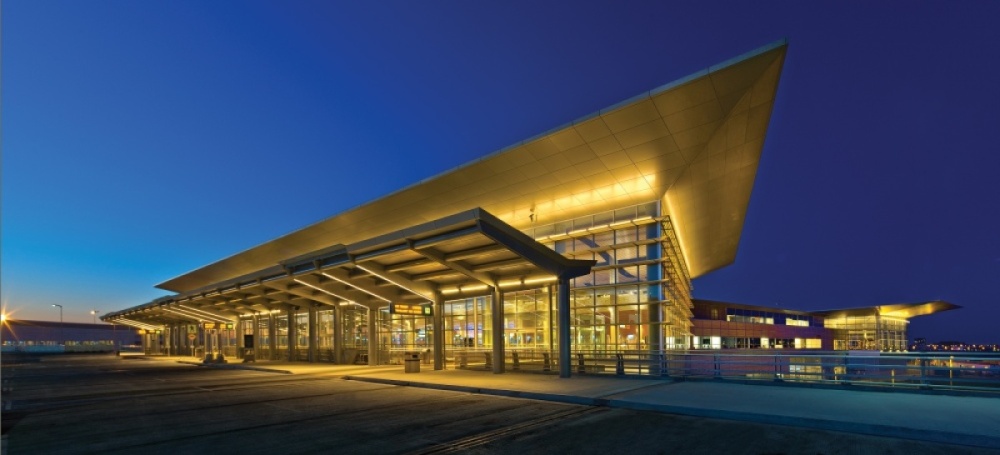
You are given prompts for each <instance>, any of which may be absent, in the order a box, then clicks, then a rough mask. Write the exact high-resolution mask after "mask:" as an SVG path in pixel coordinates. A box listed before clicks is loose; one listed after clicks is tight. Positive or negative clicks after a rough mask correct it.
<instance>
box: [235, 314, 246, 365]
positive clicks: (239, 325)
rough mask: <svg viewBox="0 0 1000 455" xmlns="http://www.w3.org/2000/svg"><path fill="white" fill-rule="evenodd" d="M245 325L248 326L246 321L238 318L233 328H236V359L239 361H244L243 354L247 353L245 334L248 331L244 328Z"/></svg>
mask: <svg viewBox="0 0 1000 455" xmlns="http://www.w3.org/2000/svg"><path fill="white" fill-rule="evenodd" d="M244 325H246V321H245V320H243V319H240V318H239V317H237V318H236V324H235V325H234V326H233V327H236V358H237V359H242V358H243V353H244V352H246V343H245V340H244V339H243V333H244V332H245V331H246V328H244V327H243V326H244Z"/></svg>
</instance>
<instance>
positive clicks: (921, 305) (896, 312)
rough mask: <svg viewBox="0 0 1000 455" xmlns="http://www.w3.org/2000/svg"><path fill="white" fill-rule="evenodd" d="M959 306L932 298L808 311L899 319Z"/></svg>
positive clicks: (841, 315) (836, 316) (830, 315)
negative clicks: (923, 300)
mask: <svg viewBox="0 0 1000 455" xmlns="http://www.w3.org/2000/svg"><path fill="white" fill-rule="evenodd" d="M958 308H961V307H960V306H958V305H955V304H954V303H950V302H945V301H944V300H932V301H929V302H917V303H893V304H888V305H878V306H869V307H859V308H843V309H837V310H822V311H810V313H811V314H815V315H818V316H823V317H826V318H841V317H846V316H875V315H876V314H878V315H879V316H889V317H894V318H901V319H910V318H913V317H916V316H926V315H928V314H934V313H940V312H942V311H948V310H955V309H958Z"/></svg>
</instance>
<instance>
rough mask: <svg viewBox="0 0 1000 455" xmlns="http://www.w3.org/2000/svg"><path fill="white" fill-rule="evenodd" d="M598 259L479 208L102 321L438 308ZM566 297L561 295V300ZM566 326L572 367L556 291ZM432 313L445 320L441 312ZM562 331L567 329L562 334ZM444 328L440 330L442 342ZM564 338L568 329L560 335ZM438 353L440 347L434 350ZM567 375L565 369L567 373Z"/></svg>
mask: <svg viewBox="0 0 1000 455" xmlns="http://www.w3.org/2000/svg"><path fill="white" fill-rule="evenodd" d="M594 264H595V261H593V260H574V259H568V258H566V257H564V256H562V255H560V254H558V253H556V252H554V251H552V250H551V249H549V248H547V247H546V246H544V245H542V244H540V243H538V242H536V241H535V240H533V239H531V238H530V237H528V236H527V235H525V234H524V233H522V232H520V231H518V230H516V229H514V228H512V227H510V226H509V225H507V224H506V223H504V222H503V221H500V220H499V219H497V218H496V217H494V216H493V215H490V214H489V213H487V212H486V211H485V210H482V209H479V208H476V209H473V210H468V211H465V212H462V213H457V214H455V215H452V216H448V217H445V218H441V219H439V220H434V221H431V222H428V223H424V224H421V225H418V226H413V227H409V228H406V229H403V230H400V231H396V232H391V233H388V234H385V235H380V236H378V237H374V238H370V239H366V240H362V241H360V242H357V243H354V244H351V245H339V244H338V245H334V246H332V247H329V248H325V249H323V250H319V251H316V252H313V253H311V254H308V255H304V256H299V257H295V258H291V259H288V260H286V261H282V262H281V263H280V264H278V265H275V266H272V267H269V268H266V269H263V270H260V271H258V272H256V273H253V274H249V275H245V276H242V277H239V278H237V279H234V280H230V281H227V282H223V283H219V284H218V285H217V286H215V287H211V288H203V289H198V290H195V291H191V292H186V293H183V294H179V295H176V296H172V297H167V298H162V299H158V300H155V301H153V302H150V303H147V304H145V305H140V306H137V307H134V308H130V309H127V310H123V311H118V312H114V313H109V314H106V315H105V316H104V317H102V318H101V319H103V320H105V321H110V322H116V323H122V324H127V325H132V326H135V327H138V328H144V329H148V328H150V327H154V326H156V325H158V324H170V323H188V322H190V323H201V322H222V323H225V322H227V321H232V320H233V318H234V317H239V316H247V315H251V314H253V313H255V312H263V311H275V310H282V309H286V308H289V307H295V308H297V307H298V306H309V305H330V306H337V305H343V304H346V303H347V302H351V303H352V304H359V305H363V306H367V307H369V308H378V307H382V306H386V305H389V304H392V303H402V302H410V301H416V302H433V303H436V304H438V305H439V306H440V304H441V303H443V302H444V298H445V296H448V297H451V298H459V297H470V296H479V295H493V296H499V293H500V292H504V291H516V290H522V289H532V288H537V287H539V286H542V285H544V283H552V284H555V283H560V284H561V286H560V287H561V288H568V285H567V283H568V280H569V279H571V278H575V277H577V276H581V275H584V274H587V273H589V272H590V270H591V267H593V266H594ZM564 294H565V295H564ZM492 302H494V303H493V305H494V311H493V315H494V318H499V320H496V319H495V320H494V321H495V322H494V323H496V324H497V326H498V327H499V326H502V325H503V319H502V318H503V306H502V305H503V302H502V299H501V298H499V297H497V298H494V299H492ZM558 306H559V309H560V313H559V314H560V316H562V315H565V317H566V319H567V321H566V323H565V324H560V332H562V331H565V342H562V341H563V340H562V336H560V341H561V342H560V346H561V347H562V346H565V351H566V352H565V361H564V362H560V363H561V364H563V365H565V366H566V368H567V369H568V368H569V364H570V361H569V345H570V340H569V322H568V318H569V313H570V311H569V294H568V292H567V293H562V292H560V297H559V301H558ZM435 313H436V318H437V319H436V322H438V321H440V315H441V311H437V312H435ZM563 327H565V329H563ZM441 333H442V331H441V330H436V331H435V336H440V334H441ZM493 333H494V337H496V338H498V339H497V340H495V343H494V351H495V352H494V355H495V356H496V357H495V358H496V359H500V360H501V361H498V362H496V363H495V365H496V366H498V367H499V368H500V369H501V370H502V368H503V362H502V359H503V355H504V354H503V345H504V343H503V332H502V331H494V332H493ZM560 335H562V333H560ZM437 352H440V350H437ZM567 374H568V373H567Z"/></svg>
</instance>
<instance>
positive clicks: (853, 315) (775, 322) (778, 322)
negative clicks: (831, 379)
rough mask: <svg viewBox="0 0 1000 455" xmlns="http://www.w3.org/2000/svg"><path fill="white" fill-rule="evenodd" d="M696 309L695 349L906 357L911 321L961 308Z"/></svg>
mask: <svg viewBox="0 0 1000 455" xmlns="http://www.w3.org/2000/svg"><path fill="white" fill-rule="evenodd" d="M692 303H693V304H694V310H693V313H694V316H693V317H692V318H691V324H692V327H691V333H692V338H691V348H692V349H824V350H834V351H847V350H874V351H905V350H907V337H906V329H907V326H908V325H909V323H910V318H913V317H916V316H923V315H927V314H932V313H937V312H940V311H946V310H953V309H956V308H959V306H958V305H955V304H952V303H948V302H944V301H940V300H935V301H931V302H921V303H900V304H891V305H879V306H871V307H861V308H846V309H839V310H825V311H795V310H787V309H782V308H771V307H765V306H756V305H745V304H739V303H728V302H716V301H712V300H701V299H693V300H692Z"/></svg>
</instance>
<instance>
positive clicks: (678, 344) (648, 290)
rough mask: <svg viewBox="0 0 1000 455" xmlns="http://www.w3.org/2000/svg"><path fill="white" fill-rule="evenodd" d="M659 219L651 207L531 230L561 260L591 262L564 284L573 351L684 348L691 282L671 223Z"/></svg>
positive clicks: (654, 206) (656, 206) (656, 207)
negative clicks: (567, 286) (588, 268)
mask: <svg viewBox="0 0 1000 455" xmlns="http://www.w3.org/2000/svg"><path fill="white" fill-rule="evenodd" d="M659 214H660V210H659V204H658V203H656V202H651V203H648V204H642V205H637V206H633V207H627V208H623V209H619V210H614V211H609V212H603V213H598V214H595V215H589V216H585V217H580V218H577V219H574V220H570V221H565V222H561V223H555V224H552V225H548V226H541V227H536V228H534V229H532V230H530V232H529V234H530V235H533V236H534V238H536V239H539V240H540V241H541V242H542V243H544V244H546V245H547V246H549V247H550V248H552V249H553V250H555V251H556V252H558V253H560V254H563V255H565V256H567V257H571V258H574V259H588V260H594V261H596V264H595V266H594V268H593V270H592V272H591V273H590V274H588V275H584V276H581V277H578V278H575V279H573V280H572V282H571V283H570V286H571V292H570V298H571V300H572V302H571V311H572V312H573V314H572V315H571V316H570V319H571V321H572V323H573V327H571V328H570V332H571V338H572V339H573V343H574V349H576V350H589V351H597V352H622V351H633V350H661V349H686V348H687V347H688V343H689V339H690V336H691V329H690V327H691V324H690V318H691V315H692V313H691V291H690V290H691V280H690V276H689V274H688V272H687V266H686V265H685V263H684V259H683V255H681V253H680V245H679V243H678V242H677V238H676V235H675V233H674V231H673V227H672V225H671V224H670V220H669V218H666V217H660V216H659Z"/></svg>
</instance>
